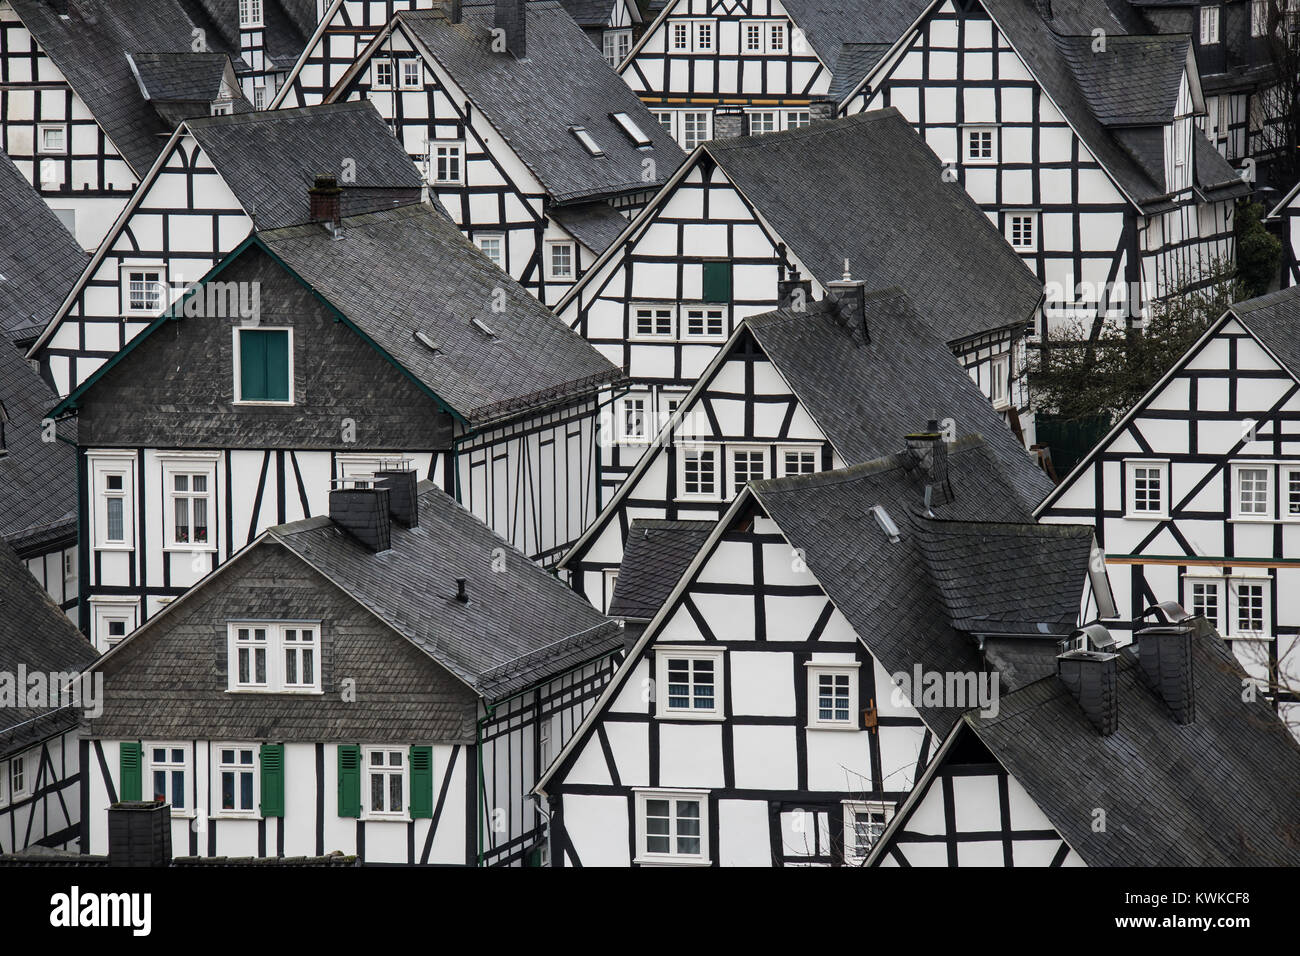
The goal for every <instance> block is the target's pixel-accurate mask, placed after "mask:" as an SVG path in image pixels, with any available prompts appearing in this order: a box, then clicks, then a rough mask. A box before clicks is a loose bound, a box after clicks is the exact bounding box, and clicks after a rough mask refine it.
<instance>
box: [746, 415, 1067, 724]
mask: <svg viewBox="0 0 1300 956" xmlns="http://www.w3.org/2000/svg"><path fill="white" fill-rule="evenodd" d="M897 444H899V445H901V444H902V439H901V436H900V438H899V441H898V443H897ZM948 467H949V485H950V487H951V492H952V493H951V495H949V494H937V495H935V496H934V498H933V499H932V501H931V509H932V511H933V513H934V515H935V517H936V518H937V519H938V520H937V521H935V520H927V519H926V518H924V517H923V515H922V511H923V508H924V500H925V498H924V495H925V479H924V476H923V475H922V474H921V472H920V471H919V469H917V468H916V467H915V466H914V464H913V461H912V458H911V456H910V455H909V454H908V453H907V452H901V453H898V454H893V455H888V456H886V457H882V458H877V459H875V460H873V461H870V462H867V463H865V464H862V465H855V466H853V467H850V468H845V469H841V470H839V471H828V472H822V473H820V474H816V475H810V476H804V477H799V478H777V479H770V480H767V481H759V482H754V483H752V484H751V485H750V486H749V488H750V490H751V491H752V493H753V495H754V497H755V498H756V499H757V500H758V502H759V504H760V505H762V507H763V508H764V510H765V511H766V512H767V514H768V515H769V516H770V517H771V518H772V519H773V520H774V521H775V522H776V523H777V525H778V526H779V527H780V529H781V532H782V534H784V535H785V538H786V540H787V541H789V543H790V546H791V547H794V548H801V549H803V552H804V557H805V560H806V561H807V564H808V568H809V570H810V571H811V572H812V573H813V574H814V575H815V576H816V579H817V582H818V583H819V584H820V585H821V586H822V588H823V590H825V592H826V595H827V596H828V597H829V598H830V599H831V600H832V601H833V602H834V603H835V606H836V608H838V609H839V611H840V612H841V613H842V614H843V615H844V616H845V618H846V619H847V620H848V622H849V624H850V625H851V626H852V627H853V629H854V630H855V631H856V632H857V634H858V637H859V638H860V639H861V640H862V641H863V642H864V643H865V644H866V646H867V648H868V649H869V650H870V651H871V653H872V655H873V656H874V657H875V658H876V659H877V660H878V661H880V663H881V665H882V666H883V667H884V668H885V670H886V671H888V672H889V673H891V674H893V673H897V672H899V671H905V672H907V673H909V674H910V673H912V672H913V668H914V666H915V665H917V664H919V665H920V666H921V669H922V670H923V671H939V672H944V673H948V672H954V671H956V672H978V671H981V670H983V666H982V661H981V659H980V654H979V650H978V645H977V643H976V641H975V640H974V639H973V638H971V637H970V636H968V635H967V634H964V633H961V632H960V631H959V630H958V628H957V625H956V624H955V623H954V622H953V621H952V620H951V619H950V618H949V617H948V615H947V614H946V613H944V608H945V605H944V603H943V597H942V591H941V589H940V587H939V586H938V584H937V583H936V581H935V579H934V577H933V576H932V575H931V573H930V570H929V565H928V564H927V562H926V556H925V552H924V551H923V549H922V546H921V539H922V537H923V534H930V535H933V534H938V533H942V532H943V531H944V530H945V529H946V527H947V525H948V523H949V522H953V521H957V522H967V521H982V522H997V523H1008V522H1009V523H1017V524H1026V525H1027V524H1031V523H1032V518H1031V517H1030V516H1029V512H1028V509H1026V508H1025V507H1024V505H1023V504H1022V503H1021V502H1020V500H1019V499H1018V497H1017V496H1016V494H1015V493H1014V491H1013V490H1012V489H1011V487H1010V486H1009V484H1008V482H1007V479H1006V476H1005V473H1004V472H1003V470H1002V468H1001V467H1000V466H999V464H998V461H997V458H996V456H995V455H994V454H993V453H992V452H991V450H990V448H989V446H988V444H987V442H986V441H985V440H984V438H982V437H981V436H979V435H967V436H965V437H962V438H959V439H958V440H957V441H956V442H955V443H954V444H952V445H950V446H949V454H948ZM873 505H881V506H882V507H883V508H884V509H885V510H886V511H887V512H888V514H889V515H890V517H891V518H892V519H893V521H894V522H895V524H896V525H897V526H898V528H899V530H900V531H901V535H900V537H899V540H898V541H897V542H891V541H890V540H889V538H888V536H887V535H886V534H885V532H884V531H883V530H882V529H881V527H880V525H879V524H878V523H877V522H876V519H875V517H874V516H873V515H872V513H871V508H872V506H873ZM957 533H959V534H961V533H963V532H962V529H961V528H958V529H957ZM1086 572H1087V559H1086V557H1085V558H1084V560H1083V563H1082V565H1081V566H1080V567H1079V568H1078V589H1077V590H1076V593H1075V594H1074V595H1073V596H1072V597H1071V598H1070V599H1069V602H1068V604H1069V607H1068V610H1069V611H1070V612H1072V613H1077V612H1078V609H1079V604H1080V600H1081V598H1082V587H1083V580H1084V577H1085V576H1086ZM1040 573H1045V574H1046V576H1047V578H1048V579H1049V580H1050V579H1051V577H1052V576H1053V574H1055V562H1051V563H1049V564H1048V566H1047V567H1046V568H1045V569H1041V570H1040V569H1039V568H1037V567H1035V566H1022V567H1021V568H1020V569H1018V571H1017V573H1016V575H1015V576H1014V578H1013V579H1012V580H1011V581H1008V582H1007V583H1006V585H1005V587H1006V588H1007V589H1008V590H1009V591H1010V592H1011V594H1012V597H1010V598H1009V602H1010V603H1009V605H1008V607H1007V610H1006V612H1004V616H1005V617H1006V618H1007V619H1011V618H1012V617H1013V616H1014V615H1013V613H1012V612H1013V609H1014V607H1015V606H1016V602H1021V603H1022V605H1023V606H1024V607H1025V608H1026V610H1025V616H1026V617H1028V618H1029V619H1034V618H1037V617H1041V616H1043V614H1044V612H1045V611H1046V610H1050V609H1049V608H1047V607H1046V606H1045V602H1041V601H1040V599H1039V598H1037V597H1034V594H1035V589H1036V586H1037V580H1038V577H1039V575H1040ZM1066 610H1067V609H1066V608H1064V607H1062V608H1061V609H1060V614H1061V615H1064V614H1065V613H1066ZM961 713H962V712H961V709H959V708H951V707H949V708H943V707H926V708H924V709H923V710H922V712H921V716H922V717H923V718H924V719H925V721H926V722H927V724H929V726H930V727H931V729H932V730H934V731H935V732H936V733H939V734H946V733H947V732H948V731H949V730H950V729H951V728H952V726H953V725H954V724H955V723H956V722H957V721H958V720H959V719H960V718H961Z"/></svg>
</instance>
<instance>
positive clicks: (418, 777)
mask: <svg viewBox="0 0 1300 956" xmlns="http://www.w3.org/2000/svg"><path fill="white" fill-rule="evenodd" d="M432 816H433V748H432V747H412V748H411V819H413V820H414V819H416V818H418V817H425V818H428V817H432Z"/></svg>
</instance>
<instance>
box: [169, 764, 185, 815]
mask: <svg viewBox="0 0 1300 956" xmlns="http://www.w3.org/2000/svg"><path fill="white" fill-rule="evenodd" d="M172 806H173V807H179V808H180V809H182V810H184V809H185V771H183V770H173V771H172Z"/></svg>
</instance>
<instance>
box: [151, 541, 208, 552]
mask: <svg viewBox="0 0 1300 956" xmlns="http://www.w3.org/2000/svg"><path fill="white" fill-rule="evenodd" d="M163 551H164V553H175V554H195V553H199V554H215V553H216V551H217V546H216V545H215V544H177V543H176V542H172V543H171V544H165V545H163Z"/></svg>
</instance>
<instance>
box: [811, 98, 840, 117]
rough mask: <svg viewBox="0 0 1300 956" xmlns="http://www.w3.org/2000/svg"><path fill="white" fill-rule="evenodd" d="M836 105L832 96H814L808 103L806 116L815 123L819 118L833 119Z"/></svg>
mask: <svg viewBox="0 0 1300 956" xmlns="http://www.w3.org/2000/svg"><path fill="white" fill-rule="evenodd" d="M836 112H837V107H836V104H835V98H834V97H833V96H814V97H813V98H812V101H811V102H809V104H808V118H809V119H810V120H811V121H812V122H814V123H816V122H819V121H821V120H833V119H835V114H836Z"/></svg>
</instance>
